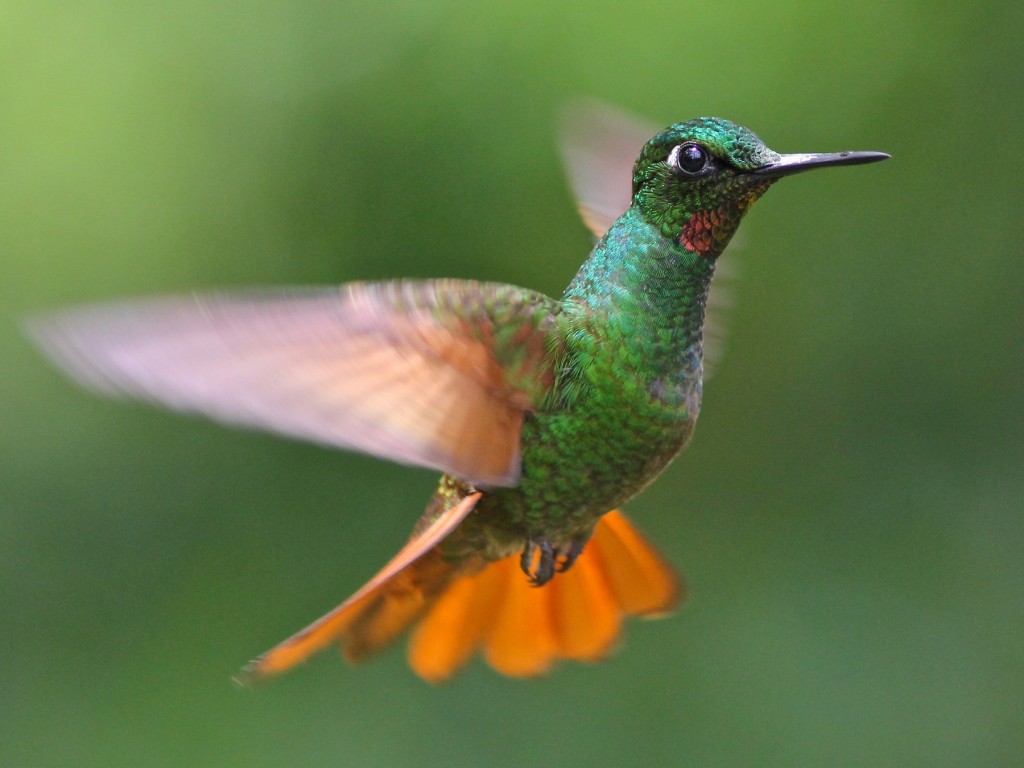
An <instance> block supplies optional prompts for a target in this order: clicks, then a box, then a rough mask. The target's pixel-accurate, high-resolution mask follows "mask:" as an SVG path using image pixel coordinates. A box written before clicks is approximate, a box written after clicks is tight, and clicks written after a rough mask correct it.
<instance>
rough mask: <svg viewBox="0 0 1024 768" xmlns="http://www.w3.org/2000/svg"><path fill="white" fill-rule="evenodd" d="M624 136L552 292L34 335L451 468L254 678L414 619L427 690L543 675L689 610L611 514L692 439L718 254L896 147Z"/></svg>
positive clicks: (583, 201) (321, 300) (39, 330)
mask: <svg viewBox="0 0 1024 768" xmlns="http://www.w3.org/2000/svg"><path fill="white" fill-rule="evenodd" d="M592 114H593V113H592ZM594 122H600V118H599V117H598V118H595V120H594ZM605 122H606V123H607V122H608V121H607V120H606V121H605ZM611 122H612V123H613V124H614V123H615V120H612V121H611ZM619 122H620V123H623V122H624V121H619ZM605 128H607V125H606V126H605ZM631 130H632V133H635V132H636V131H635V127H633V128H630V129H629V130H627V129H626V128H623V129H622V130H620V131H618V133H619V134H620V135H618V136H612V139H613V141H612V144H613V145H616V146H615V147H613V149H612V150H607V148H606V147H605V148H602V142H601V141H599V140H598V141H595V140H592V139H586V137H578V136H573V135H570V136H569V137H568V143H567V151H566V154H567V157H568V164H569V166H570V171H571V174H572V177H573V182H574V186H575V188H576V191H577V193H578V195H579V197H580V210H581V213H582V214H583V218H584V220H585V222H586V224H587V225H588V227H589V228H590V229H591V230H592V232H593V233H594V235H595V236H596V237H597V238H598V239H597V242H596V244H595V245H594V247H593V250H592V251H591V252H590V255H589V256H588V258H587V259H586V261H584V263H583V265H582V266H581V267H580V269H579V271H578V272H577V274H576V276H575V277H574V278H573V279H572V281H571V282H570V283H569V285H568V287H567V288H566V289H565V292H564V293H563V295H562V296H561V298H558V299H555V298H552V297H550V296H547V295H545V294H543V293H539V292H537V291H533V290H529V289H527V288H520V287H516V286H513V285H505V284H498V283H488V282H474V281H468V280H453V279H448V280H444V279H442V280H426V281H412V280H395V281H390V282H356V283H349V284H345V285H342V286H340V287H337V286H335V287H314V288H293V289H271V290H253V291H238V292H223V293H209V294H197V295H192V296H171V297H165V298H151V299H142V300H135V301H127V302H120V303H114V304H105V305H104V304H101V305H95V306H86V307H83V308H76V309H70V310H64V311H60V312H57V313H55V314H50V315H44V316H42V317H39V318H37V319H35V320H33V321H30V323H29V324H28V331H29V334H30V335H31V336H32V337H33V338H34V340H35V341H36V342H37V343H38V344H39V345H40V347H41V348H42V350H43V351H44V352H45V353H46V354H47V355H48V356H49V357H50V358H52V360H53V361H55V362H56V364H57V365H58V366H59V367H61V368H63V369H64V370H65V371H66V372H67V373H69V374H70V375H71V376H72V377H73V378H75V379H77V380H78V381H79V382H80V383H81V384H83V385H85V386H86V387H88V388H91V389H93V390H96V391H98V392H100V393H104V394H108V395H115V396H129V397H134V398H138V399H141V400H146V401H151V402H153V403H156V404H161V405H164V406H166V407H169V408H172V409H175V410H179V411H185V412H192V413H198V414H203V415H206V416H208V417H212V418H213V419H215V420H218V421H222V422H225V423H228V424H234V425H240V426H248V427H255V428H262V429H266V430H270V431H273V432H277V433H280V434H284V435H288V436H292V437H299V438H304V439H308V440H312V441H316V442H319V443H322V444H326V445H329V446H334V447H341V448H346V449H352V450H358V451H362V452H365V453H369V454H372V455H375V456H378V457H382V458H386V459H390V460H392V461H396V462H401V463H405V464H410V465H415V466H420V467H427V468H431V469H434V470H438V471H440V472H442V473H443V474H442V476H441V479H440V482H439V483H438V486H437V489H436V490H435V491H434V493H433V495H432V497H431V498H430V500H429V501H428V503H427V505H426V509H425V511H424V513H423V514H422V516H421V517H420V519H419V521H418V522H417V523H416V525H415V526H414V528H413V531H412V535H411V537H410V538H409V540H408V542H407V543H406V544H405V546H404V547H402V548H401V550H400V551H399V552H398V554H397V555H395V557H394V558H392V560H390V561H389V562H388V563H387V564H386V565H385V566H384V568H383V569H382V570H381V571H380V572H378V573H377V574H376V575H375V576H374V577H373V578H372V579H371V580H370V581H369V582H368V583H367V584H365V585H364V586H363V587H362V588H361V589H359V590H358V591H356V592H355V593H354V594H353V595H352V596H351V597H349V598H348V599H347V600H346V601H345V602H343V603H342V604H341V605H339V606H338V607H337V608H335V609H334V610H332V611H331V612H329V613H328V614H327V615H325V616H323V617H322V618H321V619H319V620H317V621H316V622H314V623H313V624H311V625H309V626H308V627H306V628H305V629H303V630H301V631H299V632H298V633H296V634H295V635H293V636H292V637H290V638H288V639H287V640H285V641H283V642H282V643H280V644H278V645H277V646H275V647H274V648H272V649H270V650H269V651H267V652H266V653H264V654H263V655H261V656H259V657H258V658H256V659H255V660H254V661H252V662H251V663H250V664H248V665H247V666H246V667H245V668H244V669H243V670H242V672H241V673H240V674H239V676H238V678H237V679H238V680H239V682H241V683H243V684H244V683H250V682H254V681H256V680H260V679H263V678H266V677H269V676H271V675H275V674H277V673H280V672H283V671H284V670H287V669H289V668H290V667H293V666H294V665H296V664H298V663H299V662H301V661H303V660H305V659H307V658H308V657H309V656H310V655H312V654H313V653H315V652H317V651H319V650H321V649H323V648H326V647H328V646H332V645H336V646H340V647H341V649H342V651H343V653H344V655H345V656H346V658H347V659H348V660H349V661H351V662H353V663H355V662H359V661H362V660H364V659H367V658H369V657H370V656H372V655H374V654H375V653H376V652H378V651H380V650H381V649H383V648H385V647H386V646H388V645H389V644H391V643H392V642H393V641H394V640H396V639H397V638H398V637H399V636H400V635H402V634H404V633H406V632H407V631H409V632H411V637H410V640H409V650H408V661H409V664H410V666H411V667H412V669H413V670H414V671H415V672H416V673H417V674H418V675H420V676H421V677H422V678H424V679H425V680H427V681H431V682H439V681H443V680H445V679H447V678H449V677H450V676H451V675H453V674H454V673H455V672H456V671H458V670H459V669H460V668H461V667H462V666H464V665H465V664H466V662H467V661H468V660H469V659H470V658H472V657H473V656H474V654H476V653H477V652H479V653H481V654H482V655H483V657H484V659H485V660H486V661H487V662H488V663H489V664H490V665H491V666H492V667H493V668H494V669H495V670H497V671H498V672H500V673H503V674H505V675H509V676H514V677H526V676H534V675H538V674H541V673H543V672H545V671H546V670H548V668H549V667H550V666H551V665H552V664H553V663H554V662H556V661H558V660H563V659H567V660H577V661H597V660H600V659H602V658H604V657H606V656H607V655H608V654H609V653H610V651H611V650H612V648H613V646H614V645H615V643H616V641H617V639H618V637H619V634H620V630H621V625H622V622H623V620H624V618H625V617H628V616H644V617H654V616H659V615H664V614H666V613H668V612H670V611H671V610H672V609H673V607H674V606H675V605H676V603H677V601H678V600H679V599H680V597H681V593H682V584H681V581H680V580H679V579H678V577H677V576H676V574H675V572H674V570H673V568H672V567H671V566H670V565H669V564H668V563H667V562H666V561H665V560H664V559H663V558H662V556H661V555H660V554H659V553H658V552H657V551H656V549H655V548H654V547H653V545H652V544H651V543H650V542H649V541H648V540H647V539H646V538H645V537H644V536H643V534H641V533H640V531H639V530H638V529H637V528H636V527H635V526H634V524H633V523H632V522H631V521H630V520H629V519H628V518H627V517H626V516H625V515H624V514H623V513H622V512H621V511H620V509H621V507H622V505H624V504H625V503H626V502H627V501H629V500H630V499H631V498H633V497H634V496H636V495H637V494H638V493H639V492H640V491H641V490H643V489H644V488H645V487H646V486H647V485H648V484H649V483H651V482H652V481H653V480H654V479H655V478H656V477H657V476H658V475H659V474H660V473H661V472H662V471H663V470H664V469H665V468H666V466H668V464H669V463H670V462H671V461H672V460H673V459H674V458H675V456H676V455H677V454H678V453H679V451H680V450H681V449H682V448H683V446H684V445H686V443H687V442H688V441H689V439H690V437H691V435H692V433H693V430H694V426H695V424H696V422H697V417H698V414H699V412H700V407H701V398H702V392H703V377H704V338H705V319H706V310H707V306H708V295H709V288H710V286H711V282H712V277H713V275H714V274H715V268H716V264H717V263H718V260H719V257H720V256H721V255H722V253H723V251H724V250H725V248H726V246H727V245H728V243H729V241H730V239H731V238H732V236H733V235H734V234H735V232H736V230H737V228H738V227H739V224H740V221H741V220H742V218H743V216H744V215H745V214H746V213H747V211H748V210H749V209H750V207H751V206H752V205H753V204H754V202H756V201H757V200H758V199H759V198H760V197H761V196H762V195H763V194H764V193H765V192H766V191H767V190H768V188H769V187H770V186H772V185H773V184H774V183H775V182H777V181H778V180H779V179H782V178H784V177H786V176H791V175H794V174H797V173H802V172H804V171H809V170H813V169H817V168H829V167H833V166H846V165H857V164H863V163H872V162H876V161H879V160H884V159H886V158H888V155H886V154H884V153H880V152H839V153H823V154H779V153H778V152H775V151H774V150H772V149H770V148H769V147H768V146H767V145H766V144H765V143H764V142H763V141H761V139H759V138H758V137H757V136H756V135H755V134H754V133H752V132H751V131H750V130H748V129H746V128H744V127H742V126H739V125H736V124H735V123H733V122H730V121H729V120H725V119H722V118H717V117H701V118H697V119H692V120H686V121H684V122H679V123H675V124H673V125H670V126H669V127H667V128H665V129H664V130H661V131H659V132H657V133H655V134H654V136H653V138H649V139H646V137H647V136H649V135H650V133H646V134H645V135H644V138H641V139H638V140H636V141H635V143H632V142H631V136H630V131H631ZM585 132H586V129H584V133H585ZM605 132H606V133H607V132H608V131H607V130H606V131H605ZM611 133H615V130H614V126H613V130H612V131H611ZM577 139H579V142H578V143H577ZM645 139H646V141H645ZM623 146H628V150H626V151H628V152H629V155H628V159H627V160H625V161H623V159H622V157H623V150H622V147H623ZM580 147H582V148H583V149H580ZM637 152H638V156H637ZM602 153H604V154H602ZM634 157H635V162H634V160H633V158H634ZM630 166H631V169H630ZM612 174H617V175H616V177H615V178H611V176H612Z"/></svg>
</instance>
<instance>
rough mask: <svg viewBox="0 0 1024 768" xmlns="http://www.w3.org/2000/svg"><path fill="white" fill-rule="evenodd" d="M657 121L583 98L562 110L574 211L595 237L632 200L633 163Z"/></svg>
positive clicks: (563, 145) (562, 139)
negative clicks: (575, 210)
mask: <svg viewBox="0 0 1024 768" xmlns="http://www.w3.org/2000/svg"><path fill="white" fill-rule="evenodd" d="M658 130H659V126H657V125H655V124H654V123H650V122H648V121H646V120H642V119H640V118H638V117H635V116H633V115H630V114H627V113H626V112H623V111H621V110H618V109H615V108H614V107H611V106H609V105H607V104H602V103H601V102H599V101H592V100H589V99H581V100H578V101H574V102H572V103H571V104H570V105H569V106H568V107H567V108H566V110H565V111H564V114H563V116H562V126H561V131H560V135H559V145H560V147H561V150H562V160H563V162H564V163H565V170H566V174H567V175H568V177H569V186H570V187H571V188H572V191H573V194H574V195H576V202H577V205H578V206H579V210H580V216H582V217H583V221H584V223H585V224H586V225H587V227H588V228H589V229H590V231H591V232H593V233H594V235H596V236H597V237H601V235H603V234H604V233H605V232H606V231H607V230H608V228H609V227H610V226H611V225H612V222H614V221H615V220H616V219H617V218H619V216H621V215H622V214H624V213H625V212H626V210H627V209H628V208H629V206H630V203H631V202H632V200H633V164H634V163H635V162H636V158H637V156H638V155H639V154H640V150H641V149H643V146H644V144H646V143H647V141H648V140H649V139H650V138H651V136H654V135H655V134H656V133H657V132H658Z"/></svg>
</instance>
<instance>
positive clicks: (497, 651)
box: [409, 511, 682, 682]
mask: <svg viewBox="0 0 1024 768" xmlns="http://www.w3.org/2000/svg"><path fill="white" fill-rule="evenodd" d="M681 591H682V588H681V585H680V582H679V580H678V579H677V577H676V575H675V573H674V572H673V570H672V568H671V566H669V565H668V564H667V563H666V562H665V561H664V560H663V559H662V558H661V557H660V556H659V555H658V553H657V552H656V551H655V549H654V548H653V547H652V546H651V545H650V544H649V543H648V542H647V540H646V539H644V538H643V537H642V536H641V535H640V533H639V532H638V531H637V530H636V528H634V527H633V525H632V523H630V522H629V520H628V519H627V518H626V517H625V515H623V514H622V513H621V512H618V511H614V512H609V513H608V514H607V515H605V516H604V517H603V518H601V520H600V521H599V522H598V524H597V527H596V528H595V529H594V535H593V536H592V537H591V539H590V542H588V544H587V546H586V548H585V549H584V550H583V553H582V554H581V555H580V556H579V558H578V559H577V560H576V563H575V564H574V565H573V567H572V568H571V569H570V570H569V571H567V572H565V573H562V574H559V575H558V576H556V577H555V578H554V579H553V580H552V581H551V582H550V583H548V584H547V585H546V586H544V587H543V588H540V589H538V588H534V587H532V586H530V584H529V582H528V581H527V580H526V578H525V577H524V576H523V574H522V572H521V571H520V569H519V562H518V557H507V558H504V559H502V560H499V561H497V562H494V563H491V564H489V565H488V566H487V567H486V568H485V569H483V570H481V571H479V572H477V573H475V574H472V575H468V576H459V577H456V578H455V579H454V581H453V582H452V584H451V586H450V587H449V588H448V589H447V590H446V591H445V592H444V593H443V594H442V595H441V597H440V598H439V599H438V600H437V602H436V603H434V605H433V606H431V607H430V609H429V610H428V611H427V613H426V615H425V616H424V618H423V620H422V621H421V622H420V624H419V626H418V627H417V628H416V630H415V632H414V633H413V636H412V640H411V642H410V645H409V663H410V666H412V668H413V670H415V672H416V673H417V674H418V675H420V677H423V678H424V679H426V680H429V681H431V682H439V681H441V680H444V679H446V678H448V677H450V676H451V675H453V674H454V673H455V672H456V671H458V669H459V668H460V667H461V666H462V665H463V664H465V662H466V661H468V660H469V658H470V657H471V656H472V655H473V652H474V651H475V650H477V649H479V650H481V651H482V653H483V656H484V658H485V659H486V660H487V662H488V663H489V664H490V665H491V666H492V667H494V669H496V670H497V671H498V672H500V673H502V674H505V675H509V676H511V677H529V676H533V675H538V674H542V673H543V672H545V671H546V670H547V669H548V668H549V667H550V666H551V664H552V663H554V662H555V661H558V660H559V659H571V660H575V661H598V660H600V659H602V658H604V657H605V656H607V655H608V653H610V652H611V650H612V649H613V648H614V645H615V642H616V640H617V639H618V637H619V632H620V629H621V624H622V619H623V617H624V616H647V617H653V616H659V615H664V614H666V613H667V612H669V611H670V610H671V609H672V608H673V607H674V606H675V605H676V603H677V602H678V601H679V598H680V595H681Z"/></svg>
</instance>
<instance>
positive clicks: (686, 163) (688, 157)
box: [672, 143, 709, 176]
mask: <svg viewBox="0 0 1024 768" xmlns="http://www.w3.org/2000/svg"><path fill="white" fill-rule="evenodd" d="M672 155H673V156H674V158H675V165H676V168H678V169H679V170H680V171H682V172H683V173H685V174H688V175H690V176H695V175H697V174H698V173H700V172H701V171H703V170H704V169H705V168H707V165H708V159H709V158H708V153H707V150H705V149H704V147H702V146H700V145H699V144H692V143H689V144H680V145H679V146H678V147H676V148H675V151H673V152H672Z"/></svg>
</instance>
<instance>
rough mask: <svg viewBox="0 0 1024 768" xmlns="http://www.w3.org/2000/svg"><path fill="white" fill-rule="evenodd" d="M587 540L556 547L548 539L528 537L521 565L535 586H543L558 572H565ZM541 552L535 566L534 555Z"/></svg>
mask: <svg viewBox="0 0 1024 768" xmlns="http://www.w3.org/2000/svg"><path fill="white" fill-rule="evenodd" d="M585 544H586V542H583V541H573V542H571V543H570V544H569V546H568V547H562V546H559V547H555V545H553V544H552V543H551V542H550V541H549V540H548V539H527V540H526V545H525V546H524V547H523V554H522V555H521V556H520V557H519V567H520V568H522V569H523V573H525V574H526V576H527V577H528V578H529V580H530V584H532V585H533V586H535V587H543V586H544V585H545V584H547V583H548V582H549V581H551V579H552V578H554V576H555V574H556V573H565V572H566V571H568V570H569V569H570V568H572V564H573V563H575V562H576V558H578V557H579V556H580V553H581V552H582V551H583V547H584V545H585ZM538 551H539V552H540V557H539V558H538V560H537V566H536V567H534V565H533V561H534V555H535V554H536V553H537V552H538Z"/></svg>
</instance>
